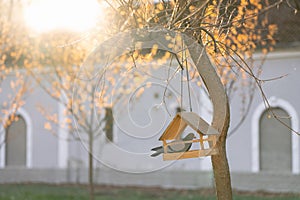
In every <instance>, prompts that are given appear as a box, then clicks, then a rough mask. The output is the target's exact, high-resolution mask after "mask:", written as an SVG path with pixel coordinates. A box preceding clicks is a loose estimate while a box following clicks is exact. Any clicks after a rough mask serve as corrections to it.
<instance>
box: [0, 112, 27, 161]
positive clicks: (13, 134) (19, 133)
mask: <svg viewBox="0 0 300 200" xmlns="http://www.w3.org/2000/svg"><path fill="white" fill-rule="evenodd" d="M26 152H27V133H26V122H25V120H24V118H23V117H22V116H21V115H18V116H17V120H16V121H14V122H12V124H11V125H10V126H8V127H7V129H6V145H5V166H7V167H10V166H24V167H25V166H26V158H27V155H26Z"/></svg>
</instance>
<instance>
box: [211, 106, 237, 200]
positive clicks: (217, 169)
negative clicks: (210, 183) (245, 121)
mask: <svg viewBox="0 0 300 200" xmlns="http://www.w3.org/2000/svg"><path fill="white" fill-rule="evenodd" d="M229 116H230V114H229V111H228V115H227V117H226V121H225V123H224V127H223V129H222V131H221V135H220V137H219V140H218V142H217V147H218V150H219V154H217V155H213V156H211V160H212V165H213V171H214V179H215V187H216V192H217V197H218V200H231V199H232V188H231V178H230V171H229V166H228V160H227V155H226V137H227V131H228V128H229V121H230V117H229Z"/></svg>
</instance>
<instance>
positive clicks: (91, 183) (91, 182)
mask: <svg viewBox="0 0 300 200" xmlns="http://www.w3.org/2000/svg"><path fill="white" fill-rule="evenodd" d="M93 139H94V138H93V133H91V132H90V133H89V166H88V167H89V193H90V194H89V195H90V200H94V199H95V197H94V166H93V145H94V141H93Z"/></svg>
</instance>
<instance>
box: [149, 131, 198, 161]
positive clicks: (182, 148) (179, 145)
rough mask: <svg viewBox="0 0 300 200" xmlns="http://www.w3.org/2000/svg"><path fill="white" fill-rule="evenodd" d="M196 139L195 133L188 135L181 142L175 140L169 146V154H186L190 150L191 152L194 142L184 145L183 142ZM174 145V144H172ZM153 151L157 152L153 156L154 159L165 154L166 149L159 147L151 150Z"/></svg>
mask: <svg viewBox="0 0 300 200" xmlns="http://www.w3.org/2000/svg"><path fill="white" fill-rule="evenodd" d="M194 138H196V137H195V135H194V133H189V134H188V135H186V136H185V137H184V138H182V139H180V140H174V141H172V142H171V143H170V144H169V145H168V149H167V153H175V152H177V153H178V152H186V151H188V150H190V148H191V146H192V142H189V143H183V142H181V141H189V140H192V139H194ZM172 143H174V144H172ZM151 151H155V152H154V153H153V154H152V155H151V156H152V157H156V156H158V155H160V154H162V153H165V152H164V148H163V146H159V147H154V148H152V149H151Z"/></svg>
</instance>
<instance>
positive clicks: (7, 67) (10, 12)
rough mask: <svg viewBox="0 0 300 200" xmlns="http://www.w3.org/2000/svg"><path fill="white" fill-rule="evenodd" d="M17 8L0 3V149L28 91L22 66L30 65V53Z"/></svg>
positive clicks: (14, 5)
mask: <svg viewBox="0 0 300 200" xmlns="http://www.w3.org/2000/svg"><path fill="white" fill-rule="evenodd" d="M20 6H21V5H20V4H14V1H0V10H1V14H0V26H1V29H0V94H1V103H0V138H2V140H1V141H0V148H2V146H3V144H5V143H6V142H7V138H9V136H8V135H7V134H6V128H7V127H8V126H10V124H11V123H12V122H14V121H16V120H18V118H17V117H16V112H17V111H18V109H19V108H20V107H22V106H23V105H24V104H25V96H26V94H27V93H28V92H29V91H30V82H29V81H28V78H27V73H26V70H25V69H24V67H23V66H24V64H25V63H33V62H34V61H33V59H32V58H33V57H32V56H33V54H32V53H34V52H31V50H32V49H33V48H32V46H31V45H30V42H31V40H30V38H29V37H28V36H27V35H26V27H24V26H23V25H22V20H21V18H20V13H19V11H20V8H21V7H20Z"/></svg>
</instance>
